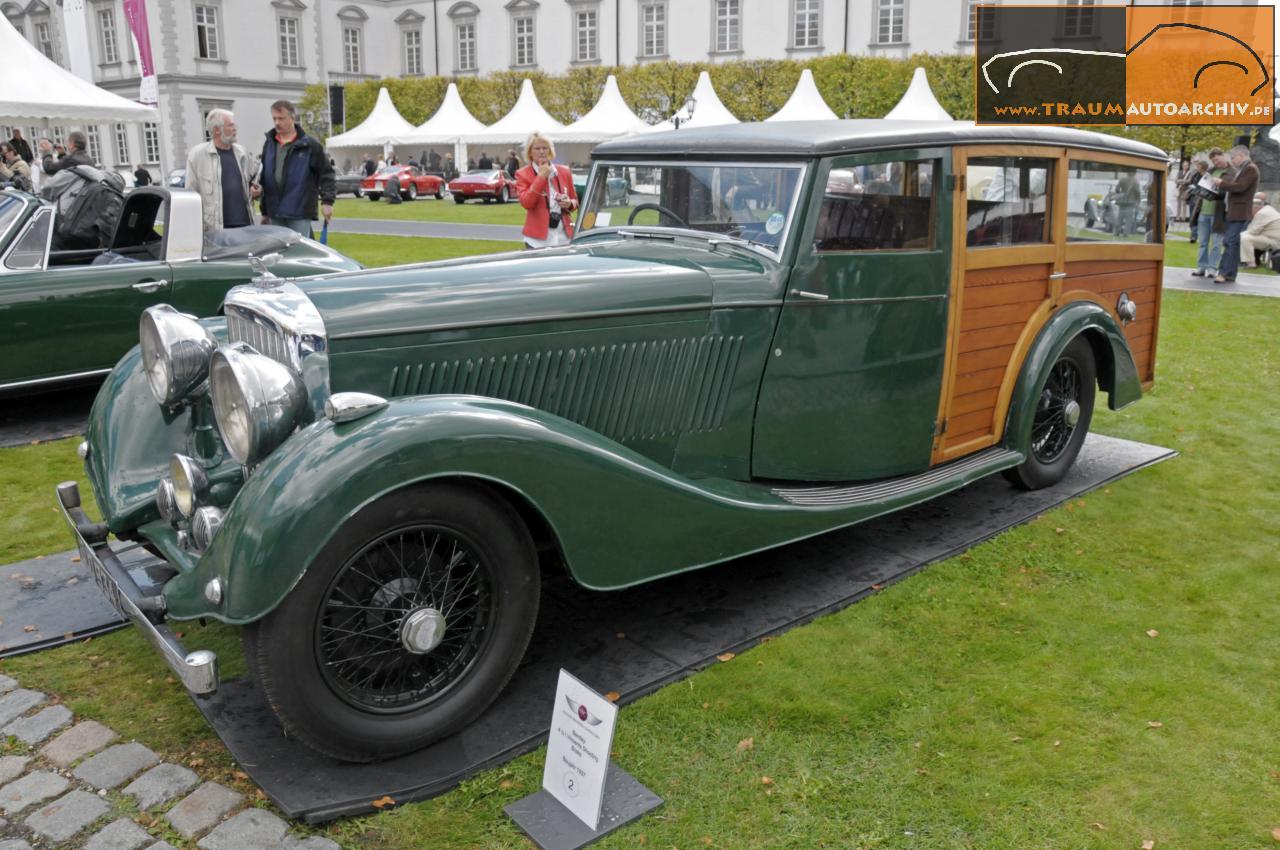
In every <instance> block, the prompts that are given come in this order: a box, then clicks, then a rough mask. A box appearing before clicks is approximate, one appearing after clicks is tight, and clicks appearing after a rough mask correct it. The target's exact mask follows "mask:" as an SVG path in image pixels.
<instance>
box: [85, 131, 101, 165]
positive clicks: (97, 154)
mask: <svg viewBox="0 0 1280 850" xmlns="http://www.w3.org/2000/svg"><path fill="white" fill-rule="evenodd" d="M84 134H85V136H86V137H87V138H88V139H89V159H91V160H93V162H94V164H95V165H96V164H98V163H100V162H102V134H101V133H99V132H98V125H97V124H94V125H91V126H89V127H85V128H84Z"/></svg>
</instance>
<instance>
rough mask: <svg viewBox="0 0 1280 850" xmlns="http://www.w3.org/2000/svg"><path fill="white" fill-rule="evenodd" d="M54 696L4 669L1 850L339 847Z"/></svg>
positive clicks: (0, 687) (0, 684) (0, 690)
mask: <svg viewBox="0 0 1280 850" xmlns="http://www.w3.org/2000/svg"><path fill="white" fill-rule="evenodd" d="M50 702H51V700H50V699H49V697H48V695H47V694H42V693H40V692H38V691H32V690H28V689H26V688H23V687H21V686H20V685H19V684H18V682H16V681H15V680H14V679H12V678H10V677H8V676H4V675H0V736H3V737H5V738H8V739H9V740H11V741H14V742H20V744H21V745H25V746H26V747H27V748H28V749H27V751H25V752H23V753H21V754H15V755H7V756H3V757H0V850H41V848H55V847H56V848H59V850H64V849H65V850H72V848H82V850H184V848H185V850H192V849H193V848H198V850H338V845H337V844H336V843H335V842H333V841H331V840H329V839H328V838H323V837H320V836H310V837H303V836H301V835H296V834H293V833H292V832H291V830H290V825H289V823H288V821H286V820H284V819H282V818H280V817H278V816H276V815H274V814H272V813H271V812H269V811H267V810H266V809H259V808H254V807H252V806H251V805H249V803H250V801H249V800H246V799H245V797H244V795H242V794H239V793H237V792H235V791H233V790H231V789H230V788H226V787H224V786H222V785H219V784H218V783H216V782H204V781H201V779H200V777H199V776H198V775H197V774H196V773H195V772H194V771H191V770H188V769H187V768H185V767H183V766H181V765H177V764H170V763H168V762H164V761H161V760H160V757H159V756H158V755H156V754H155V753H154V752H152V751H151V750H150V749H148V748H147V747H144V746H143V745H142V744H139V743H137V742H136V741H121V740H119V736H118V735H117V734H116V733H115V732H113V731H112V730H111V729H108V728H107V727H106V726H103V725H102V724H100V723H96V722H94V721H92V720H82V721H80V722H78V723H77V722H75V718H74V717H73V716H72V714H71V711H70V710H68V709H67V707H66V706H63V705H57V704H52V705H51V704H50ZM19 749H21V747H19Z"/></svg>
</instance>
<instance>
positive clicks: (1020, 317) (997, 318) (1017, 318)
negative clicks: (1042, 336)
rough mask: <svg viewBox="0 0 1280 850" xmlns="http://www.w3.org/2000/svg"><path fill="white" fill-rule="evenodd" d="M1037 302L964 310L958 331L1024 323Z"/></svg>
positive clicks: (1034, 309)
mask: <svg viewBox="0 0 1280 850" xmlns="http://www.w3.org/2000/svg"><path fill="white" fill-rule="evenodd" d="M1037 306H1039V302H1038V301H1037V302H1032V301H1028V302H1025V303H1022V304H1006V305H1004V306H1002V307H981V308H979V309H977V310H969V309H965V310H964V311H962V313H961V315H960V330H961V332H962V333H963V332H964V331H972V330H977V329H978V328H994V327H998V326H1000V325H1011V324H1014V323H1015V322H1019V323H1021V322H1026V320H1027V319H1029V318H1031V314H1032V313H1034V312H1035V311H1036V307H1037Z"/></svg>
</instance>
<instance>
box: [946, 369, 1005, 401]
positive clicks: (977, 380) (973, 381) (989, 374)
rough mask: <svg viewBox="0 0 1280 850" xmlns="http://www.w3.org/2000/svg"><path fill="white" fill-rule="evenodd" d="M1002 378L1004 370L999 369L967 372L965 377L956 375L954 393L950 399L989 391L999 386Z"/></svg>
mask: <svg viewBox="0 0 1280 850" xmlns="http://www.w3.org/2000/svg"><path fill="white" fill-rule="evenodd" d="M1002 377H1004V368H1003V367H1001V368H999V369H983V370H981V371H979V372H969V373H968V374H965V375H956V383H955V393H954V394H953V395H952V398H955V397H956V396H962V395H965V394H967V393H976V392H977V391H978V390H989V389H991V388H992V387H998V386H1000V379H1001V378H1002Z"/></svg>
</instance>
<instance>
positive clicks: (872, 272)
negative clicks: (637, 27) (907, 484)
mask: <svg viewBox="0 0 1280 850" xmlns="http://www.w3.org/2000/svg"><path fill="white" fill-rule="evenodd" d="M945 154H946V152H945V151H944V150H942V149H924V150H915V151H892V152H881V153H864V154H857V155H853V156H844V157H838V158H834V159H828V160H824V161H822V162H821V163H820V164H819V170H818V173H817V175H816V177H817V179H816V182H815V183H814V191H813V194H812V197H811V199H810V203H809V205H808V210H807V214H806V222H805V230H804V233H803V234H802V240H801V242H800V243H799V254H798V255H797V259H796V263H795V267H794V270H793V272H792V276H791V280H790V283H789V285H788V287H787V292H786V295H785V298H784V301H783V306H782V312H781V316H780V317H779V321H778V328H777V331H776V333H775V338H774V344H773V350H772V352H771V355H772V356H770V357H769V359H768V364H767V366H766V369H765V375H764V380H763V382H762V384H761V388H760V398H759V402H758V404H757V409H756V424H755V439H754V443H753V448H752V474H753V475H754V476H756V477H762V478H782V479H794V480H810V481H822V480H825V481H851V480H866V479H873V478H884V477H890V476H895V475H902V474H906V473H910V472H916V471H919V470H922V469H925V468H926V467H928V465H929V459H930V451H931V446H932V439H933V430H934V426H935V419H936V414H937V409H938V400H939V394H940V392H941V383H942V374H943V372H942V369H943V359H944V354H945V349H946V323H947V300H948V281H949V271H950V252H951V232H950V228H949V226H948V223H949V220H950V219H949V211H950V206H951V202H950V198H951V191H950V189H949V187H948V177H949V176H950V173H951V171H950V163H949V157H948V156H947V155H945Z"/></svg>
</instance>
